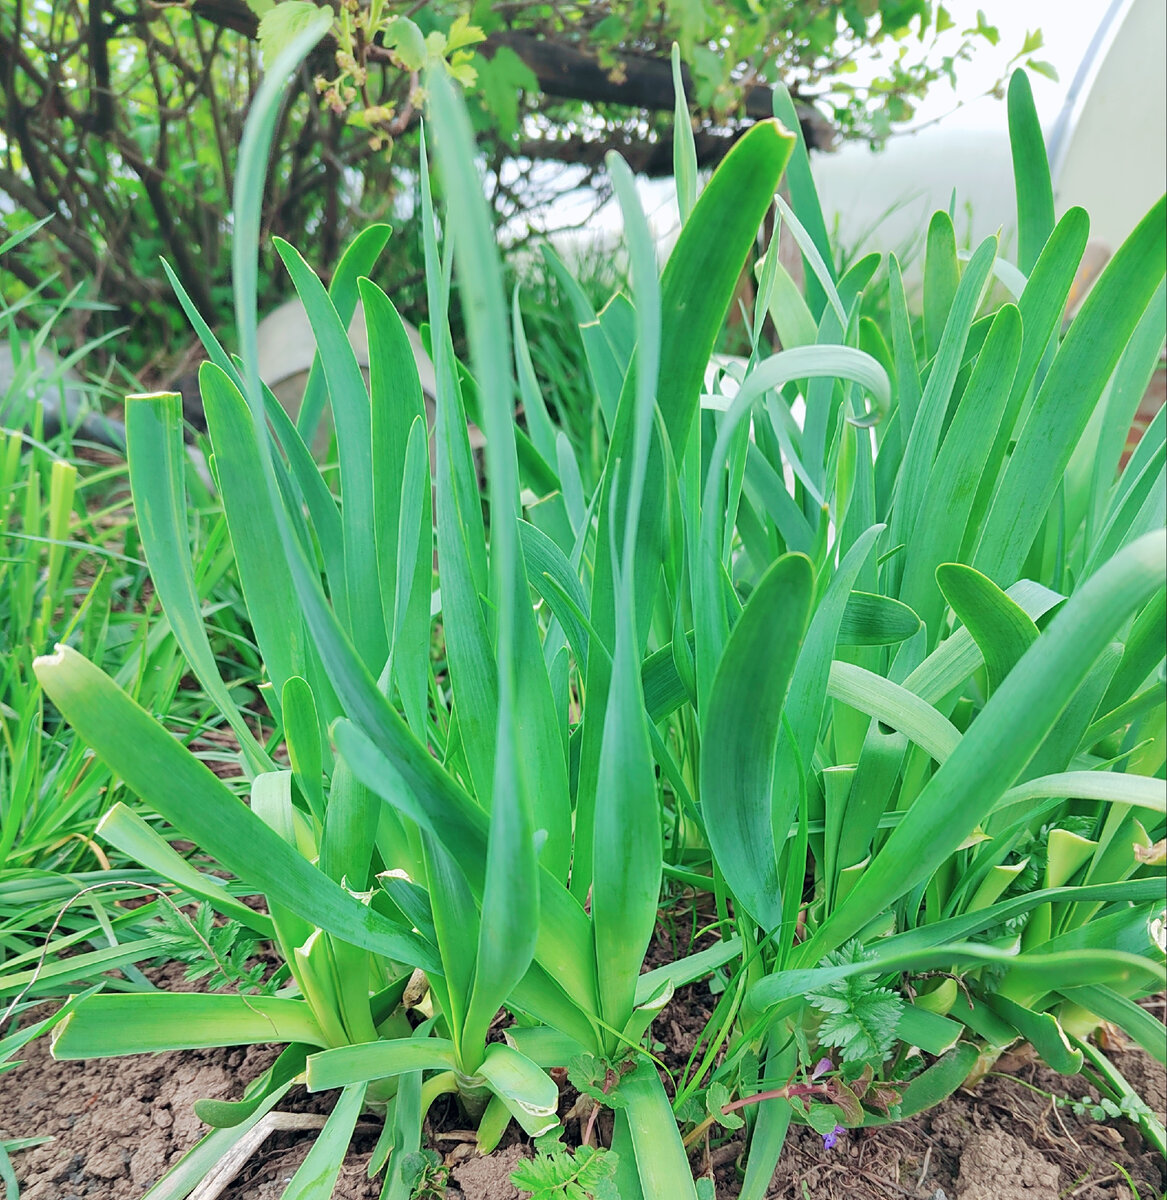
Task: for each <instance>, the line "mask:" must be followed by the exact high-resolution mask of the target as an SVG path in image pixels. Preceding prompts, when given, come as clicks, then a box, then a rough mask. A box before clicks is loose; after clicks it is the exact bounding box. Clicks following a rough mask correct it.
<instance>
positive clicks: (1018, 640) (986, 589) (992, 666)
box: [936, 563, 1038, 693]
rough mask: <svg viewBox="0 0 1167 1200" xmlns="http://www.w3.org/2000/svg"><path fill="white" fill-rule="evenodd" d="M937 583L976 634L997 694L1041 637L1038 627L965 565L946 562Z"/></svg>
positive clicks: (993, 584) (1004, 596) (974, 635)
mask: <svg viewBox="0 0 1167 1200" xmlns="http://www.w3.org/2000/svg"><path fill="white" fill-rule="evenodd" d="M936 582H937V583H938V584H939V585H940V590H941V591H942V592H943V593H944V598H945V600H947V601H948V603H949V604H950V605H951V606H952V611H953V612H954V613H956V616H957V619H958V620H960V621H961V622H963V624H964V626H965V628H966V629H967V630H968V631H969V632H970V633H971V634H972V635H973V638H974V640H975V641H976V643H977V647H978V648H979V650H980V652H981V657H982V658H983V659H984V660H985V671H986V672H987V673H988V679H989V691H990V693H991V692H995V691H996V690H997V688H999V687H1000V686H1001V684H1002V683H1004V681H1005V676H1006V675H1008V674H1009V672H1010V671H1011V670H1013V668H1014V667H1015V666H1016V665H1017V663H1018V662H1019V661H1020V659H1021V657H1022V656H1023V655H1024V654H1025V652H1026V650H1028V649H1029V647H1030V646H1032V645H1033V643H1034V642H1035V641H1037V638H1038V629H1037V626H1036V625H1035V624H1034V623H1033V621H1032V620H1031V619H1030V617H1029V616H1028V615H1027V614H1026V612H1025V611H1024V610H1023V609H1022V608H1021V606H1020V605H1018V604H1016V603H1015V602H1014V601H1012V600H1010V599H1009V597H1008V596H1006V595H1005V593H1004V592H1003V591H1001V589H1000V588H999V587H997V585H996V584H995V583H994V582H993V581H992V580H991V579H988V578H986V577H985V576H984V575H982V574H981V573H980V572H979V571H976V570H974V569H973V568H972V567H966V566H964V565H963V564H962V563H942V564H941V565H940V566H938V567H937V568H936Z"/></svg>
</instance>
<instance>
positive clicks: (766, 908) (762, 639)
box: [701, 555, 814, 930]
mask: <svg viewBox="0 0 1167 1200" xmlns="http://www.w3.org/2000/svg"><path fill="white" fill-rule="evenodd" d="M813 594H814V572H813V570H812V568H811V565H810V561H809V560H808V559H806V558H805V557H803V556H802V555H786V556H785V557H783V558H780V559H779V560H778V561H777V562H776V563H775V564H774V565H773V566H772V567H771V568H770V570H769V571H767V572H766V574H765V576H763V578H762V580H761V582H760V583H759V584H758V586H757V587H756V588H755V589H754V591H753V593H752V594H751V596H750V599H749V602H748V603H747V604H746V606H745V608H744V609H743V610H742V614H741V616H740V617H739V618H738V621H737V624H736V625H734V627H733V630H732V632H731V633H730V635H729V640H728V641H727V642H726V646H725V650H724V652H723V653H722V656H721V661H720V663H719V664H718V666H717V672H716V674H715V676H714V679H713V686H712V688H711V689H710V693H709V702H708V704H707V705H706V707H705V709H704V714H703V715H704V719H703V722H702V729H701V745H702V748H703V749H702V755H701V807H702V810H703V812H704V813H705V818H706V822H705V823H706V829H707V831H708V836H709V842H710V849H711V850H712V851H713V855H714V858H715V860H716V862H717V865H718V867H719V869H720V870H721V873H722V874H723V875H724V876H725V880H726V882H727V883H728V885H729V887H730V890H731V891H732V892H733V894H734V896H735V897H736V898H737V899H738V900H739V901H740V902H741V904H742V905H744V906H745V908H746V909H747V910H748V911H749V913H750V915H751V916H752V917H753V918H754V920H756V921H757V922H758V924H759V925H760V926H761V927H762V928H763V929H764V930H773V929H777V928H778V926H779V925H780V924H781V921H782V906H781V892H780V888H779V884H778V858H777V852H776V848H775V842H774V830H773V827H772V792H773V788H774V755H775V748H776V746H777V742H778V731H779V728H780V722H781V717H782V712H783V705H784V703H785V700H786V692H787V689H788V687H789V685H790V679H791V676H792V674H793V672H794V665H795V662H796V660H797V658H798V654H799V651H800V650H801V649H802V639H803V635H804V633H805V631H806V625H807V621H808V619H809V616H810V607H811V601H812V598H813Z"/></svg>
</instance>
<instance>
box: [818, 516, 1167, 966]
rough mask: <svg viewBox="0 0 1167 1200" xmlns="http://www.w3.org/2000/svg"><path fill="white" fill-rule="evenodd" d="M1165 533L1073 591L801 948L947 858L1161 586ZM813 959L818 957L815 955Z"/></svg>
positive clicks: (841, 929) (855, 921) (830, 937)
mask: <svg viewBox="0 0 1167 1200" xmlns="http://www.w3.org/2000/svg"><path fill="white" fill-rule="evenodd" d="M1165 570H1167V538H1165V537H1164V535H1163V534H1162V533H1159V534H1148V535H1146V536H1145V537H1143V538H1141V539H1139V541H1137V542H1134V543H1132V544H1131V545H1130V546H1127V547H1126V548H1125V549H1124V550H1123V551H1122V552H1121V553H1120V554H1119V555H1118V556H1116V557H1115V558H1114V559H1112V560H1111V561H1110V562H1109V563H1107V564H1106V566H1105V567H1103V568H1102V570H1100V571H1099V572H1098V573H1097V574H1096V575H1094V576H1093V577H1092V578H1091V579H1089V580H1087V581H1086V583H1084V584H1083V585H1082V586H1081V587H1080V588H1079V589H1078V591H1077V592H1076V593H1075V594H1074V595H1073V596H1072V597H1071V598H1070V600H1069V601H1068V602H1067V604H1066V606H1065V607H1064V608H1063V609H1062V611H1061V612H1060V613H1059V614H1058V615H1057V617H1055V619H1054V620H1053V621H1052V622H1051V624H1050V626H1049V628H1048V629H1047V630H1046V631H1045V633H1044V634H1043V635H1042V636H1041V637H1040V638H1038V640H1037V641H1036V642H1034V644H1033V645H1032V646H1031V647H1030V649H1029V650H1028V651H1027V652H1026V654H1025V656H1024V657H1023V658H1022V660H1021V662H1019V663H1018V665H1017V667H1016V668H1015V669H1014V670H1013V671H1011V672H1010V673H1009V675H1008V677H1007V678H1006V680H1005V682H1004V683H1003V684H1002V685H1001V687H1000V688H999V689H998V690H997V692H996V693H995V694H994V695H993V696H992V697H991V698H990V699H989V701H988V703H987V704H986V705H985V708H984V709H983V710H982V712H981V714H980V716H979V717H978V718H977V719H976V721H974V722H973V724H972V726H971V728H970V729H969V731H968V732H967V733H966V734H965V735H964V737H962V738H961V739H960V741H959V743H958V744H957V746H956V748H955V749H954V750H953V751H952V753H951V754H950V755H949V757H948V758H947V760H946V761H945V762H944V763H943V764H942V765H941V766H940V768H939V769H938V770H937V772H936V774H935V775H933V776H932V778H931V779H930V780H929V781H928V783H927V784H926V785H925V787H924V789H923V791H922V792H921V793H920V795H919V796H918V797H917V798H916V801H915V803H914V804H913V806H912V808H911V809H910V810H909V812H908V814H907V815H906V816H905V817H904V819H903V821H901V823H900V824H899V825H898V826H897V827H896V829H894V830H893V831H892V833H891V834H890V835H889V837H888V840H887V842H886V843H885V844H884V847H883V849H882V850H881V851H880V852H879V854H877V855H876V857H875V859H874V860H873V861H872V864H871V866H870V867H869V868H868V870H867V871H866V873H865V874H864V876H863V878H862V879H860V880H859V882H858V883H857V884H856V886H855V890H854V891H853V892H851V894H850V895H849V896H848V897H847V898H846V900H844V901H843V903H842V904H841V905H840V906H839V907H838V908H837V909H836V910H835V912H834V913H833V914H832V915H831V916H830V917H829V918H828V919H827V921H826V922H825V923H824V925H823V927H822V928H821V929H820V931H819V933H818V934H817V935H816V937H814V938H812V939H811V940H810V942H808V943H807V947H806V949H804V951H803V953H804V954H805V955H807V956H808V957H809V956H810V955H814V956H815V958H817V957H818V955H819V954H821V953H824V952H825V951H823V950H821V949H820V947H822V946H823V945H824V944H825V945H829V946H835V945H840V944H842V942H844V941H846V940H847V938H849V937H852V936H853V935H854V934H855V933H857V932H858V931H859V930H860V929H861V928H862V927H863V925H864V924H866V922H867V921H868V920H870V915H871V913H873V912H881V911H882V910H883V909H884V908H885V907H886V906H887V905H888V904H890V903H891V902H892V901H893V900H895V899H896V898H897V897H899V896H902V895H903V894H904V893H905V892H907V891H908V890H909V889H910V888H912V887H913V886H914V885H915V884H916V883H918V882H920V881H921V880H924V879H927V878H929V877H930V875H931V873H932V872H933V871H934V870H935V869H936V868H937V867H938V866H939V865H940V863H941V862H943V861H944V859H945V858H947V857H948V855H949V854H950V853H951V852H952V850H953V849H955V848H956V847H957V846H958V845H960V843H961V842H962V841H963V840H964V838H965V837H966V836H967V835H968V834H969V833H970V832H971V831H972V830H973V829H974V828H975V827H976V825H977V824H978V822H980V821H981V820H982V819H983V818H984V817H985V816H986V815H987V814H988V813H989V812H990V811H991V810H992V808H993V806H994V805H995V804H996V802H997V800H998V799H999V797H1000V796H1001V795H1002V794H1003V793H1004V792H1005V791H1006V789H1007V788H1009V787H1010V786H1011V785H1012V784H1013V783H1014V782H1015V780H1016V777H1017V775H1018V773H1019V772H1020V771H1021V769H1022V768H1023V767H1024V766H1025V765H1026V763H1027V762H1028V761H1029V759H1030V758H1031V757H1032V755H1033V753H1034V752H1035V751H1036V750H1037V748H1038V746H1039V745H1040V744H1041V742H1042V741H1043V740H1044V738H1045V736H1046V734H1047V733H1048V732H1049V730H1050V729H1051V728H1052V727H1053V725H1054V723H1055V722H1056V721H1057V719H1058V717H1059V715H1060V714H1061V712H1062V709H1063V708H1064V707H1065V705H1066V704H1067V703H1068V701H1069V699H1070V697H1071V696H1072V695H1073V694H1074V692H1075V691H1076V690H1077V687H1078V686H1079V685H1080V684H1081V683H1082V681H1083V680H1084V679H1085V678H1086V676H1087V674H1088V673H1089V671H1090V669H1091V668H1092V666H1093V664H1094V662H1095V660H1096V659H1097V658H1098V657H1099V656H1100V655H1101V654H1102V653H1103V651H1104V650H1105V649H1106V648H1107V646H1108V645H1109V643H1110V640H1111V638H1112V637H1113V636H1114V634H1115V632H1116V631H1117V630H1118V629H1119V628H1121V627H1122V625H1123V624H1124V622H1125V621H1126V620H1127V618H1128V617H1129V616H1130V615H1131V613H1132V612H1135V611H1137V610H1138V609H1139V608H1140V607H1141V606H1142V605H1143V604H1145V603H1146V601H1147V600H1148V599H1149V598H1150V597H1151V596H1152V595H1153V594H1154V593H1155V592H1156V591H1157V590H1158V588H1159V587H1160V586H1161V580H1162V578H1163V574H1164V571H1165ZM812 961H813V959H812Z"/></svg>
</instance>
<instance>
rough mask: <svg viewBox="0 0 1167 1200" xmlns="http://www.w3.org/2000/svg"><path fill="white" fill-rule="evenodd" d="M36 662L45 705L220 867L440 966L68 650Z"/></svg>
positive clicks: (315, 914)
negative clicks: (53, 706) (51, 706)
mask: <svg viewBox="0 0 1167 1200" xmlns="http://www.w3.org/2000/svg"><path fill="white" fill-rule="evenodd" d="M34 668H35V671H36V675H37V678H38V679H39V680H40V683H41V686H42V687H43V688H44V689H45V692H46V693H47V694H48V695H49V696H50V697H51V698H52V700H53V703H54V704H56V706H57V707H58V708H59V709H60V710H61V712H62V713H63V714H64V715H65V717H66V719H67V720H68V721H69V723H70V724H71V725H72V726H73V728H74V729H76V730H77V733H78V734H79V736H80V737H81V738H82V739H83V740H85V741H86V742H88V743H89V744H90V745H91V746H93V747H95V748H98V749H99V753H100V754H101V756H102V757H103V758H104V759H105V761H106V762H107V763H108V764H109V766H110V767H111V769H112V770H114V771H115V772H116V773H117V774H118V775H120V776H121V777H122V779H124V780H125V782H126V785H127V787H128V788H129V789H130V790H131V791H132V792H135V793H137V795H139V796H141V797H142V799H143V800H144V801H145V802H146V803H147V804H148V805H149V806H150V807H151V808H153V809H154V810H155V811H156V812H158V813H160V814H161V815H162V816H164V817H165V818H166V819H167V820H168V821H169V822H170V823H171V824H172V825H173V826H174V827H175V828H176V829H180V830H181V831H182V832H183V833H184V834H185V835H186V836H187V837H189V838H191V839H192V840H193V841H195V842H196V843H197V844H198V846H199V847H200V848H201V849H202V850H203V851H205V852H206V853H207V854H210V855H211V856H212V857H213V858H215V859H217V860H218V861H219V862H220V863H221V864H222V865H223V866H224V867H226V868H227V870H229V871H231V872H232V873H233V874H235V875H236V876H237V877H238V878H240V879H246V880H248V882H250V883H252V884H253V885H254V886H255V887H257V888H259V889H261V890H262V891H263V892H265V893H266V894H267V895H268V896H269V897H271V899H273V900H275V901H277V902H278V903H280V904H284V905H286V906H287V908H289V909H291V910H292V911H293V912H295V913H297V914H298V915H299V916H301V917H302V918H304V919H305V920H307V921H309V922H311V923H312V924H315V925H318V926H320V927H322V928H324V929H327V930H328V931H329V932H330V933H333V934H335V935H336V936H337V937H340V938H344V939H346V940H348V941H351V942H353V943H354V944H357V945H362V946H364V947H365V948H366V949H369V950H373V951H375V952H378V953H382V954H386V955H388V956H389V957H390V958H394V959H398V960H401V961H404V962H410V963H413V964H414V965H415V966H424V967H425V968H426V969H427V970H429V969H434V970H439V969H440V968H439V964H438V963H437V962H436V961H435V958H434V956H433V954H432V953H431V952H430V950H429V948H428V947H427V946H426V944H425V943H424V942H423V941H422V940H421V939H420V938H418V937H417V936H416V935H414V934H412V933H409V932H407V931H405V930H403V929H402V928H400V927H399V926H397V925H396V924H394V923H393V922H392V921H390V920H388V919H387V918H385V917H382V916H381V915H380V914H379V913H377V912H376V911H375V910H374V909H371V908H368V907H366V906H365V905H363V904H361V903H360V902H359V901H357V900H355V899H354V898H353V897H352V896H350V895H349V894H348V893H347V892H346V891H344V890H343V889H342V888H340V887H339V886H338V885H337V884H335V883H333V882H332V881H331V880H330V879H328V877H327V876H326V875H323V874H322V873H321V872H320V871H318V870H317V869H316V868H315V867H314V866H312V865H311V863H309V862H308V861H307V860H306V859H305V858H303V857H302V856H301V855H300V854H298V853H296V851H295V850H293V849H292V847H291V846H289V845H288V844H287V843H286V842H285V841H284V840H283V839H282V838H281V837H280V836H279V835H278V834H277V833H274V832H273V831H272V830H270V829H269V828H268V827H267V826H266V825H265V824H264V823H263V822H262V821H261V820H260V819H259V818H258V817H257V816H256V815H255V814H254V813H252V812H251V811H250V810H249V809H248V808H247V806H246V805H244V804H242V803H240V801H239V800H238V799H236V797H235V796H234V795H232V793H231V792H230V791H228V789H227V788H226V787H225V786H224V785H223V784H222V783H221V782H220V781H219V780H218V779H216V778H215V776H214V775H213V774H212V773H211V772H210V771H209V770H208V769H207V768H206V767H205V766H203V764H202V763H201V762H199V761H198V760H197V759H196V758H194V757H193V756H192V755H191V754H190V753H189V752H188V751H187V750H186V749H185V748H184V747H183V746H181V745H180V744H179V743H178V742H177V741H175V740H174V738H173V737H171V735H170V734H169V733H167V732H166V730H165V729H163V728H162V726H161V725H159V724H158V723H157V722H155V721H154V720H152V719H151V718H150V717H149V716H148V715H147V714H146V713H145V712H144V711H143V710H142V709H141V708H139V707H138V705H136V704H135V703H134V702H133V701H132V700H131V699H130V698H129V697H128V696H127V695H126V694H125V692H123V691H122V690H121V689H120V688H119V687H118V686H117V685H116V684H115V683H114V682H113V681H112V680H111V679H109V678H108V677H107V676H106V675H104V674H103V673H102V672H101V671H99V670H98V669H97V668H96V667H95V666H93V664H92V663H89V662H87V661H86V660H85V659H83V658H82V657H81V656H80V655H79V654H78V653H77V652H76V651H74V650H71V649H69V648H68V647H67V646H60V647H58V649H57V652H56V653H55V654H53V655H50V656H46V657H43V658H39V659H37V660H36V663H35V664H34Z"/></svg>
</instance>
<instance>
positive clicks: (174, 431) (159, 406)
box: [126, 392, 272, 771]
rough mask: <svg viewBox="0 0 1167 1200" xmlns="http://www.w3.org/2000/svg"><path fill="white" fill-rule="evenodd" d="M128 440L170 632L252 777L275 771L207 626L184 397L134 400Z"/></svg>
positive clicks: (145, 542) (142, 525)
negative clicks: (190, 520)
mask: <svg viewBox="0 0 1167 1200" xmlns="http://www.w3.org/2000/svg"><path fill="white" fill-rule="evenodd" d="M126 438H127V441H128V447H129V451H128V452H129V459H130V484H131V487H132V488H133V492H134V508H135V512H136V513H137V518H138V528H139V531H140V534H141V538H142V546H143V548H144V549H145V551H146V559H147V561H148V562H149V564H150V575H151V578H152V579H153V581H154V587H155V588H156V589H157V592H158V596H159V598H160V599H161V601H162V607H163V610H164V611H165V613H166V618H167V620H168V621H169V622H170V628H171V630H172V631H173V632H174V636H175V638H176V639H177V640H178V644H179V646H180V647H181V648H182V652H183V654H184V655H186V659H187V662H189V663H190V665H191V669H192V670H193V671H194V673H195V675H196V676H197V677H198V680H199V682H200V683H201V684H202V686H203V688H204V689H205V690H206V692H207V695H208V696H210V697H211V699H212V700H213V701H214V702H215V704H216V706H217V707H218V708H219V710H220V711H221V712H222V714H223V716H224V717H226V718H227V720H228V721H229V722H230V724H231V728H232V730H233V731H234V733H235V735H236V736H237V737H238V739H239V744H240V746H241V747H242V749H243V753H244V755H245V757H246V761H247V762H248V764H249V766H250V767H251V769H252V771H265V770H271V768H272V763H271V760H270V759H269V758H268V756H267V754H266V753H265V752H264V750H263V748H262V747H261V746H260V745H259V744H258V743H257V742H256V740H255V735H254V734H253V733H252V732H251V730H250V729H249V728H248V726H247V722H246V721H244V720H243V717H242V715H241V714H240V712H239V708H238V706H237V705H236V703H235V701H234V699H233V698H232V697H231V694H230V693H229V692H228V691H227V688H226V686H225V685H224V683H223V680H222V677H221V676H220V674H219V668H218V666H217V665H216V663H215V657H214V654H213V652H212V651H211V644H210V642H209V641H208V640H207V633H206V630H205V628H204V625H203V613H202V604H201V602H200V600H199V595H198V588H197V586H196V584H195V577H194V566H193V564H192V562H191V556H190V550H189V545H190V539H189V535H188V532H187V516H186V511H187V509H186V487H185V484H184V479H185V463H186V450H185V447H184V446H183V442H182V401H181V397H180V396H179V395H178V393H177V392H159V393H158V394H156V395H152V396H131V397H127V401H126Z"/></svg>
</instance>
